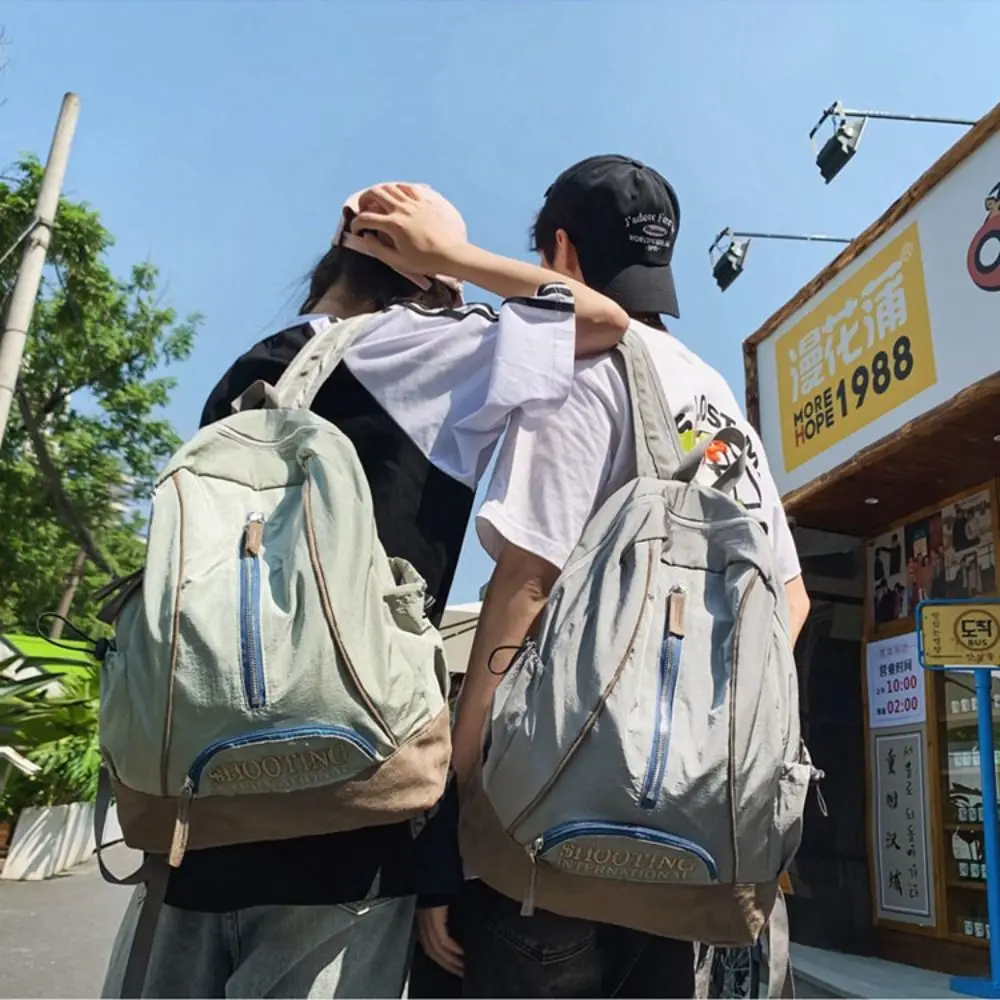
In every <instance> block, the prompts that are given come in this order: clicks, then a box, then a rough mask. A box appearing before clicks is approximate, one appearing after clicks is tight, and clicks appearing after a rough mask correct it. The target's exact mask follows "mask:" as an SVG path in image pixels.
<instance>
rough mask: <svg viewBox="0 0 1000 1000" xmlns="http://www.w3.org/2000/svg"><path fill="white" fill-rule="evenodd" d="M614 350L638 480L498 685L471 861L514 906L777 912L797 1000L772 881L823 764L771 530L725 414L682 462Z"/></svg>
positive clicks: (625, 913)
mask: <svg viewBox="0 0 1000 1000" xmlns="http://www.w3.org/2000/svg"><path fill="white" fill-rule="evenodd" d="M619 360H620V361H623V362H624V374H625V376H626V379H627V384H628V389H629V395H630V397H631V406H632V416H633V423H634V433H635V449H636V460H637V477H636V478H635V479H634V480H633V481H632V482H630V483H628V484H626V485H625V486H624V487H622V488H621V489H620V490H618V491H617V492H616V493H615V494H614V495H613V496H611V497H610V498H609V499H608V500H607V501H606V502H605V503H604V504H603V505H602V506H601V508H600V509H599V510H598V511H597V513H596V514H595V515H594V516H593V518H592V520H591V521H590V523H589V524H588V525H587V527H586V529H585V531H584V533H583V537H582V538H581V540H580V542H579V544H578V545H577V547H576V549H575V550H574V552H573V554H572V556H571V557H570V559H569V561H568V563H567V564H566V566H565V567H564V569H563V571H562V573H561V574H560V576H559V578H558V581H557V582H556V584H555V586H554V589H553V591H552V593H551V596H550V598H549V601H548V604H547V606H546V609H545V612H544V614H543V618H542V622H541V627H540V631H539V634H538V640H537V643H535V642H529V643H526V644H525V646H524V647H523V648H522V650H521V651H520V653H519V654H518V656H517V658H516V659H515V661H514V663H513V664H512V666H511V668H510V670H509V671H508V672H507V674H506V676H505V677H504V679H503V680H502V681H501V683H500V686H499V687H498V689H497V692H496V695H495V698H494V701H493V708H492V713H491V718H490V720H489V721H488V722H487V724H486V732H485V750H484V760H483V764H482V767H481V769H480V770H479V772H478V773H477V774H476V775H475V776H474V777H473V778H472V779H471V780H470V781H469V782H468V783H467V785H466V787H465V788H463V790H462V794H463V810H462V830H461V842H462V850H463V855H464V856H465V858H466V861H467V864H468V865H469V868H470V870H471V871H472V872H473V873H474V874H475V875H477V876H479V877H481V878H482V879H483V880H484V881H485V882H487V884H490V885H492V886H493V887H494V888H495V889H497V890H498V891H500V892H502V893H504V894H505V895H507V896H509V897H511V898H514V899H520V900H522V901H523V912H524V913H526V914H528V913H531V912H532V911H533V910H534V908H535V907H536V906H537V907H539V908H541V909H545V910H549V911H552V912H555V913H560V914H563V915H566V916H573V917H581V918H587V919H592V920H598V921H602V922H607V923H613V924H618V925H621V926H627V927H633V928H635V929H638V930H642V931H647V932H650V933H653V934H659V935H661V936H666V937H673V938H679V939H684V940H689V941H694V942H701V943H703V944H705V945H709V946H711V945H720V946H743V945H749V944H751V943H753V942H754V941H755V940H756V939H757V938H758V936H759V935H760V933H761V931H762V930H763V929H764V927H765V925H766V924H767V922H768V920H769V918H770V917H771V916H772V911H773V915H774V920H773V921H772V925H771V928H770V943H769V952H770V956H769V957H770V966H771V969H772V977H771V978H772V980H774V982H775V986H774V988H775V990H776V991H778V993H779V994H780V993H781V992H782V991H784V992H785V993H786V994H787V991H788V990H789V989H790V980H789V981H788V982H784V981H783V980H784V978H786V977H785V969H787V933H786V928H785V912H784V905H783V902H782V897H781V895H780V892H779V888H778V879H779V876H780V875H781V874H782V872H784V871H785V870H786V869H787V867H788V865H789V863H790V862H791V860H792V857H793V855H794V854H795V852H796V850H797V848H798V846H799V842H800V839H801V834H802V819H803V811H804V808H805V801H806V795H807V792H808V789H809V786H810V782H811V781H812V780H813V779H814V778H816V777H818V776H819V772H816V771H815V770H814V768H813V766H812V763H811V761H810V758H809V754H808V752H807V750H806V748H805V746H804V745H803V743H802V741H801V738H800V728H799V699H798V685H797V677H796V668H795V660H794V656H793V652H792V645H791V642H790V640H789V635H788V625H787V608H786V602H785V596H784V588H783V586H782V584H781V581H779V580H777V579H776V577H775V568H774V557H773V554H772V550H771V545H770V543H769V541H768V538H767V534H766V532H765V530H764V529H763V527H762V526H761V524H760V522H759V521H758V520H757V519H756V518H754V517H753V516H752V514H750V513H748V512H747V511H746V510H744V509H743V508H742V507H741V506H740V505H739V504H738V503H737V502H736V500H735V499H733V497H732V495H731V487H732V486H733V485H734V484H735V483H736V482H737V481H738V479H739V477H740V475H742V473H743V471H744V468H745V461H746V440H745V438H744V435H743V434H742V433H741V432H740V431H738V430H737V429H735V428H726V429H724V430H723V431H722V432H720V433H719V434H718V435H716V436H715V437H714V438H713V439H712V440H710V441H708V442H703V443H702V444H701V445H699V447H698V448H697V449H696V450H695V451H693V452H691V453H689V454H687V455H685V454H684V453H683V450H682V447H681V444H680V440H679V436H678V433H677V428H676V424H675V422H674V420H673V417H672V415H671V414H672V411H671V410H670V408H669V406H668V405H667V402H666V400H665V399H664V397H663V390H662V385H661V382H660V380H659V378H658V377H657V375H656V372H655V370H654V368H653V366H652V362H651V361H650V359H649V356H648V354H647V352H646V349H645V346H644V345H643V343H642V340H641V338H640V336H639V335H638V334H637V333H634V332H630V333H628V334H627V335H626V338H625V341H624V343H623V345H622V347H621V348H620V349H619ZM783 967H784V968H783ZM779 980H782V981H781V982H779Z"/></svg>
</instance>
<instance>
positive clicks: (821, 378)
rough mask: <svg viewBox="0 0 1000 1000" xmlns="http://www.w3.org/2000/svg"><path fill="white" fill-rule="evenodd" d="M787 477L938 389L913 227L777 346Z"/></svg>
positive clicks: (922, 280) (782, 435)
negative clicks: (919, 395) (926, 391)
mask: <svg viewBox="0 0 1000 1000" xmlns="http://www.w3.org/2000/svg"><path fill="white" fill-rule="evenodd" d="M774 356H775V363H776V364H777V366H778V408H779V416H780V420H781V446H782V451H783V453H784V459H785V469H786V470H787V471H788V472H791V471H792V469H796V468H798V467H799V466H800V465H802V463H803V462H808V461H809V459H811V458H815V457H816V456H817V455H819V454H821V453H822V452H824V451H826V449H827V448H829V447H830V446H831V445H834V444H836V443H837V442H838V441H842V440H843V439H844V438H846V437H848V436H849V435H851V434H853V433H854V432H855V431H858V430H860V429H861V428H862V427H865V426H867V425H868V424H870V423H871V422H872V421H873V420H877V419H878V418H879V417H881V416H883V415H885V414H886V413H889V412H890V411H891V410H894V409H895V408H896V407H897V406H899V405H900V403H905V402H906V400H908V399H911V398H912V397H913V396H915V395H916V394H917V393H918V392H922V391H923V390H924V389H926V388H928V387H929V386H932V385H934V383H935V382H936V381H937V372H936V370H935V367H934V344H933V341H932V338H931V325H930V318H929V316H928V313H927V294H926V292H925V289H924V267H923V262H922V259H921V254H920V234H919V232H918V230H917V223H916V222H914V223H913V224H912V225H911V226H908V227H907V228H906V229H905V230H904V231H903V232H902V233H900V234H899V236H897V237H896V238H895V239H894V240H893V241H892V242H891V243H889V244H888V245H887V246H885V247H883V248H882V249H881V250H880V251H879V252H878V253H877V254H875V255H874V256H873V257H871V258H870V259H869V260H867V261H866V262H865V263H864V265H863V266H862V267H860V268H859V269H858V270H857V271H856V272H855V273H854V274H853V275H851V277H850V278H848V279H847V281H845V282H844V283H843V284H842V285H841V286H840V287H839V288H838V289H837V290H836V291H835V292H833V293H832V294H831V295H828V296H827V297H826V298H825V299H824V300H823V302H822V303H821V304H820V305H818V306H816V308H814V309H812V310H811V311H810V312H809V313H807V314H806V315H805V316H803V317H802V319H801V320H799V322H798V323H796V324H795V326H794V327H792V328H791V329H790V330H788V331H787V332H786V333H783V334H782V335H781V336H780V337H779V338H778V339H777V341H776V343H775V354H774Z"/></svg>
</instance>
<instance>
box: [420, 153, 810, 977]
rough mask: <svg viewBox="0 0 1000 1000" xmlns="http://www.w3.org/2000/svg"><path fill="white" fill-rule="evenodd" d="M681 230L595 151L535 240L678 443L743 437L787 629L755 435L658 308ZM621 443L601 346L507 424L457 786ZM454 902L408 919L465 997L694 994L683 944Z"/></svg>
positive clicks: (484, 519)
mask: <svg viewBox="0 0 1000 1000" xmlns="http://www.w3.org/2000/svg"><path fill="white" fill-rule="evenodd" d="M679 226H680V204H679V202H678V199H677V195H676V193H675V192H674V190H673V188H672V187H671V186H670V184H669V183H668V182H667V181H666V180H665V179H664V178H663V177H662V176H661V175H660V174H659V173H657V171H655V170H653V169H652V168H650V167H647V166H645V165H644V164H642V163H640V162H639V161H637V160H634V159H631V158H628V157H624V156H596V157H591V158H590V159H587V160H584V161H582V162H581V163H578V164H576V165H575V166H573V167H570V168H569V169H568V170H566V171H565V172H564V173H563V174H561V175H560V176H559V177H558V178H557V180H556V181H555V183H554V184H553V185H552V186H551V187H550V188H549V190H548V191H547V192H546V196H545V204H544V205H543V206H542V209H541V211H540V212H539V213H538V216H537V218H536V220H535V224H534V227H533V241H534V245H535V248H536V249H537V251H538V252H539V254H540V255H541V257H542V261H543V263H544V264H545V265H546V266H548V267H551V268H552V269H553V270H554V271H557V272H559V273H561V274H563V275H566V276H572V277H574V278H576V279H577V280H582V281H583V282H584V283H586V284H587V285H588V286H590V287H591V288H592V289H594V290H596V291H600V292H602V293H603V294H604V295H606V296H607V297H608V298H610V299H612V300H613V301H615V302H617V303H618V304H619V305H620V306H622V307H623V308H624V309H625V311H626V312H627V313H628V314H629V315H630V317H631V319H632V323H631V328H632V329H633V330H634V331H635V332H637V333H638V334H639V335H640V336H641V337H642V338H643V341H644V343H645V345H646V347H647V349H648V351H649V354H650V356H651V358H652V361H653V364H654V366H655V369H656V372H657V374H658V375H659V377H660V379H661V381H662V384H663V388H664V393H665V395H666V397H667V399H669V400H670V404H671V407H672V409H673V413H674V417H675V419H676V421H677V425H678V430H679V431H680V436H681V441H682V444H683V446H684V447H685V448H687V449H688V450H690V449H692V448H693V447H694V446H695V445H696V444H697V442H698V441H699V440H701V439H703V438H705V437H710V436H713V435H714V434H715V432H716V431H718V430H719V429H720V428H722V427H723V426H728V425H736V426H738V427H739V429H740V430H741V431H742V432H743V433H744V434H745V435H746V436H747V439H748V442H749V445H748V449H747V458H748V461H747V465H746V471H745V473H744V474H743V477H742V478H741V479H740V480H739V482H738V483H737V486H736V496H737V498H738V499H739V500H740V502H741V503H742V504H743V505H744V506H745V507H746V508H747V509H748V510H749V511H751V512H752V513H754V514H755V516H757V517H758V518H759V520H760V521H761V524H762V526H763V527H764V529H765V530H766V531H767V532H768V535H769V537H770V538H771V541H772V544H773V547H774V551H775V557H776V567H777V571H778V573H779V575H780V577H781V580H782V582H783V583H784V584H785V588H786V593H787V595H788V599H789V607H790V612H791V614H790V624H791V627H792V635H793V639H794V637H795V636H797V634H798V632H799V630H800V629H801V627H802V625H803V624H804V622H805V618H806V616H807V614H808V608H809V599H808V597H807V595H806V592H805V587H804V586H803V583H802V577H801V570H800V567H799V561H798V556H797V553H796V551H795V543H794V541H793V539H792V534H791V530H790V529H789V526H788V522H787V519H786V517H785V514H784V511H783V509H782V506H781V502H780V498H779V495H778V491H777V488H776V487H775V484H774V481H773V479H772V477H771V474H770V471H769V470H768V466H767V460H766V458H765V455H764V450H763V447H762V445H761V443H760V439H759V438H758V436H757V434H756V432H755V431H754V430H753V428H752V427H750V425H749V423H748V422H747V420H746V418H745V417H744V416H743V414H742V412H741V411H740V407H739V405H738V403H737V402H736V398H735V396H734V395H733V392H732V390H731V389H730V388H729V386H728V385H727V383H726V381H725V380H724V379H723V378H722V376H721V375H720V374H719V373H718V372H716V371H715V370H714V369H712V368H711V367H710V366H709V365H707V364H706V363H705V362H704V361H702V360H701V358H699V357H698V356H697V355H696V354H695V353H694V352H693V351H691V350H690V349H688V348H687V347H685V346H684V345H683V344H682V343H681V342H680V341H679V340H677V339H676V338H675V337H674V336H672V335H671V334H670V333H668V332H667V329H666V326H665V325H664V322H663V319H662V317H663V316H672V317H678V316H679V309H678V304H677V291H676V288H675V284H674V276H673V272H672V269H671V262H672V259H673V253H674V248H675V245H676V241H677V236H678V230H679ZM631 442H632V428H631V409H630V405H629V398H628V390H627V388H626V384H625V381H624V379H623V377H622V375H621V373H620V370H619V368H618V367H617V365H616V364H615V363H614V360H613V358H612V357H611V355H604V356H602V357H597V358H593V359H590V360H589V361H585V362H578V363H577V365H576V375H575V378H574V383H573V387H572V390H571V391H570V395H569V398H568V399H567V400H566V402H565V403H564V404H563V405H562V406H561V407H560V408H559V409H558V410H555V411H553V412H550V413H548V414H546V415H545V417H544V418H542V419H530V418H529V419H521V418H518V417H515V418H514V419H513V421H512V422H511V425H510V427H509V429H508V433H507V436H506V438H505V440H504V443H503V446H502V449H501V453H500V456H499V458H498V460H497V464H496V467H495V470H494V473H493V478H492V482H491V484H490V487H489V490H488V492H487V496H486V501H485V503H484V504H483V506H482V507H481V509H480V511H479V514H478V517H477V523H476V526H477V530H478V534H479V539H480V541H481V543H482V544H483V546H484V548H485V549H486V550H487V552H488V553H489V554H490V555H491V556H492V557H493V559H494V560H495V561H496V569H495V571H494V573H493V577H492V579H491V580H490V585H489V589H488V591H487V594H486V599H485V601H484V603H483V608H482V612H481V615H480V619H479V626H478V629H477V633H476V638H475V641H474V644H473V649H472V652H471V656H470V659H469V665H468V672H467V674H466V679H465V683H464V685H463V689H462V693H461V696H460V699H459V705H458V711H457V717H456V722H455V727H454V732H453V740H452V743H453V760H452V765H453V767H454V769H455V772H456V774H457V776H458V781H459V783H460V785H461V784H462V783H463V782H465V781H467V780H468V779H469V778H470V776H472V775H474V773H475V771H476V768H477V766H478V763H479V758H480V755H481V753H482V734H483V730H484V723H485V721H486V719H487V717H488V713H489V711H490V705H491V702H492V698H493V693H494V691H495V690H496V686H497V684H498V683H499V680H500V677H501V676H502V674H503V671H504V668H505V666H506V664H507V663H508V662H509V661H510V659H511V658H512V656H513V652H514V651H516V650H517V649H518V647H520V646H521V644H522V643H523V642H524V640H525V638H526V636H527V635H528V633H529V631H530V629H531V627H532V625H533V623H534V622H535V620H536V619H537V617H538V615H539V613H540V612H541V611H542V609H543V608H544V606H545V602H546V599H547V595H548V593H549V591H550V589H551V587H552V585H553V583H554V582H555V580H556V577H557V576H558V574H559V572H560V570H561V568H562V567H563V566H564V565H565V564H566V562H567V560H568V559H569V556H570V554H571V552H572V551H573V549H574V547H575V546H576V543H577V541H578V540H579V538H580V536H581V535H582V533H583V530H584V528H585V526H586V524H587V522H588V521H589V520H590V518H591V516H592V515H593V514H594V513H595V512H596V511H597V509H598V508H599V507H600V506H601V504H602V503H603V502H604V500H605V499H606V498H608V497H609V496H611V495H612V494H613V493H614V492H615V491H617V490H618V489H619V488H621V487H622V486H623V485H625V484H626V483H627V482H629V481H630V480H631V479H632V478H634V474H635V472H634V470H635V454H634V448H633V446H632V444H631ZM505 656H506V660H504V657H505ZM497 710H501V709H498V708H497V707H495V708H494V711H497ZM467 874H472V875H474V874H475V873H474V872H473V873H467ZM461 913H462V922H461V923H462V926H461V927H460V932H461V936H462V942H461V945H459V944H458V943H457V942H456V941H454V940H453V939H452V935H451V934H450V933H449V925H448V924H447V922H446V918H445V915H444V914H443V913H442V910H441V909H440V908H438V909H436V910H431V909H427V910H422V911H421V912H420V913H419V914H418V927H419V930H420V939H421V944H422V946H423V949H424V951H425V952H426V953H427V954H428V955H430V956H431V957H432V958H435V959H436V960H438V961H439V962H440V963H441V964H442V965H447V966H450V967H451V968H452V969H456V970H460V971H461V972H462V974H463V976H464V982H463V992H464V995H466V996H644V997H682V996H692V994H693V990H694V954H693V951H692V945H691V944H690V943H689V942H681V941H673V940H669V939H666V938H659V937H654V936H652V935H649V934H643V933H640V932H638V931H634V930H630V929H627V928H622V927H615V926H611V925H608V924H601V923H594V922H590V921H586V920H577V919H572V918H569V917H563V916H559V915H556V914H553V913H547V912H545V911H536V912H535V914H534V915H532V916H530V917H523V916H521V915H520V902H519V901H514V900H512V899H508V898H506V897H505V896H502V895H501V894H500V893H499V892H497V891H495V890H494V889H493V888H491V887H490V886H488V885H486V884H484V883H483V882H481V881H479V880H472V881H468V882H466V890H465V894H464V896H463V898H462V901H461Z"/></svg>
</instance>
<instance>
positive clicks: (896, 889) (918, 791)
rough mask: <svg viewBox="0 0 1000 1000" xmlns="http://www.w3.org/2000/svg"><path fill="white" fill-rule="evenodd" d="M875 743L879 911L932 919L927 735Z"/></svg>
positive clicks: (886, 914) (895, 917) (906, 735)
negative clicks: (926, 790) (926, 793)
mask: <svg viewBox="0 0 1000 1000" xmlns="http://www.w3.org/2000/svg"><path fill="white" fill-rule="evenodd" d="M874 743H875V810H874V811H875V831H874V832H875V835H876V838H877V840H876V845H875V860H876V868H877V873H878V915H879V916H880V917H882V918H883V919H885V920H900V919H902V920H905V921H908V922H911V923H924V924H932V923H933V922H934V920H933V917H932V912H933V905H932V892H933V890H932V887H931V873H930V863H929V860H928V853H927V812H926V797H925V795H924V757H923V736H922V734H921V733H920V732H919V731H917V732H913V733H902V734H894V735H892V736H876V737H875V740H874Z"/></svg>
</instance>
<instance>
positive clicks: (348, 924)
mask: <svg viewBox="0 0 1000 1000" xmlns="http://www.w3.org/2000/svg"><path fill="white" fill-rule="evenodd" d="M142 895H143V887H141V886H140V887H139V888H138V889H137V890H136V892H135V893H134V894H133V896H132V900H131V902H130V903H129V906H128V909H127V910H126V912H125V916H124V918H123V919H122V924H121V928H120V929H119V931H118V937H117V939H116V941H115V944H114V948H113V949H112V954H111V959H110V962H109V964H108V971H107V976H106V978H105V983H104V989H103V991H102V996H104V997H117V996H120V995H121V992H120V990H121V980H122V976H123V974H124V968H125V961H126V959H127V956H128V951H129V947H130V946H131V943H132V934H133V932H134V929H135V923H136V919H137V917H138V912H139V907H140V906H141V905H142ZM413 911H414V899H413V897H412V896H410V897H406V898H402V899H374V900H369V901H366V902H364V903H341V904H330V905H329V906H253V907H249V908H248V909H245V910H234V911H232V912H230V913H199V912H195V911H193V910H179V909H175V908H174V907H171V906H164V907H163V910H162V911H161V912H160V918H159V921H158V923H157V926H156V937H155V939H154V943H153V953H152V957H151V959H150V964H149V971H148V973H147V975H146V986H145V989H144V990H143V996H144V997H220V998H223V997H225V998H228V997H234V998H236V997H239V998H254V1000H256V998H264V997H297V998H303V1000H306V998H310V1000H311V998H314V997H315V998H319V997H324V998H327V1000H328V998H330V997H401V996H404V995H405V988H406V976H407V967H408V965H409V961H410V945H411V941H412V933H413Z"/></svg>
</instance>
